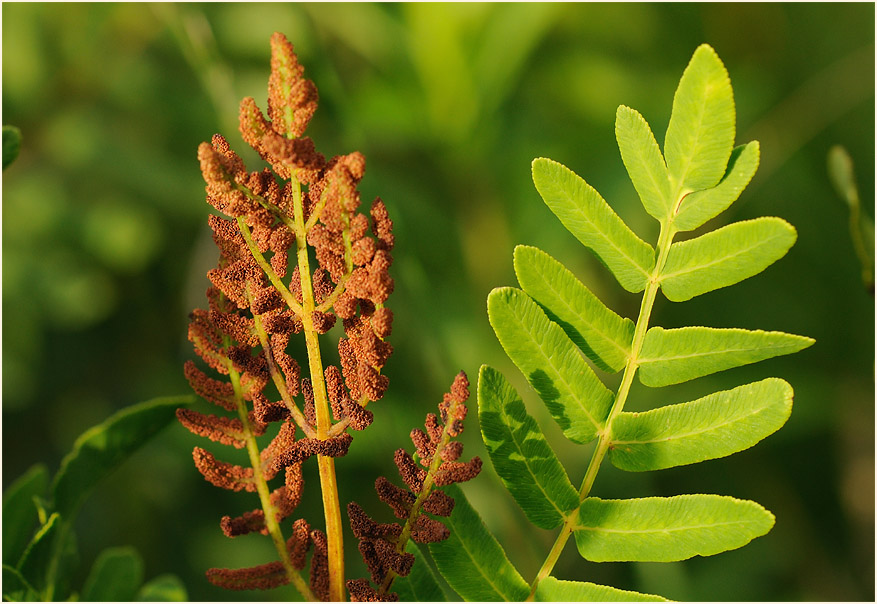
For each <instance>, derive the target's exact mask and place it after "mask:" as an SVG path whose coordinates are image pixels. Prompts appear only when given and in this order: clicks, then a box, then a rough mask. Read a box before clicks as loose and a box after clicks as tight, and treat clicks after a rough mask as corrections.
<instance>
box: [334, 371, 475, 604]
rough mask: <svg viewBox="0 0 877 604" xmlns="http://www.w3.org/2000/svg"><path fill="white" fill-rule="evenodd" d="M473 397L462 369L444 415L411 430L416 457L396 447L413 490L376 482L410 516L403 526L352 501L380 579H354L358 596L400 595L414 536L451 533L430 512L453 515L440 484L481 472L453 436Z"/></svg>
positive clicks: (365, 553)
mask: <svg viewBox="0 0 877 604" xmlns="http://www.w3.org/2000/svg"><path fill="white" fill-rule="evenodd" d="M468 398H469V380H468V379H467V378H466V374H465V373H463V372H462V371H461V372H460V373H459V374H458V375H457V377H456V378H455V379H454V383H453V384H452V385H451V391H450V392H449V393H448V394H445V396H444V399H443V400H442V402H441V403H439V406H438V409H439V415H438V416H436V415H435V414H434V413H429V414H427V416H426V422H425V424H424V428H426V431H425V432H424V431H423V430H420V429H417V428H415V429H414V430H412V431H411V440H412V442H413V443H414V447H415V450H416V459H415V456H412V455H411V454H410V453H408V452H407V451H406V450H405V449H398V450H397V451H396V454H395V456H394V461H395V462H396V467H397V468H398V469H399V475H400V476H401V477H402V481H403V482H404V483H405V485H406V486H407V487H408V489H403V488H401V487H398V486H396V485H394V484H393V483H391V482H390V481H389V480H387V479H386V478H384V477H383V476H381V477H379V478H378V479H377V481H375V490H376V491H377V493H378V497H379V498H380V499H381V501H383V502H384V503H386V504H387V505H389V506H390V508H391V509H392V510H393V513H394V514H395V515H396V517H397V518H400V519H404V520H405V522H404V524H403V525H399V524H395V523H391V524H379V523H377V522H375V521H374V520H372V519H371V518H369V516H368V515H367V514H366V513H365V512H364V511H363V509H362V508H361V507H360V506H359V504H357V503H356V502H351V503H350V504H348V506H347V514H348V516H349V517H350V527H351V529H352V530H353V534H354V535H355V536H356V537H357V538H358V539H359V551H360V553H361V554H362V557H363V559H364V560H365V563H366V566H367V567H368V570H369V574H370V575H371V580H372V582H373V583H374V585H372V584H371V583H369V581H368V580H367V579H354V580H352V581H348V582H347V589H348V590H349V591H350V599H351V600H352V601H360V602H383V601H395V600H397V599H398V597H397V595H396V594H394V593H392V592H390V587H391V586H392V584H393V580H394V579H395V578H396V577H404V576H407V575H408V573H409V571H410V570H411V566H412V565H413V564H414V556H413V555H412V554H410V553H407V552H405V546H406V544H407V543H408V540H409V539H413V540H414V541H415V542H417V543H433V542H435V541H442V540H444V539H447V538H448V536H449V535H450V533H449V532H448V529H447V527H446V526H445V525H444V524H442V523H441V522H440V521H438V520H436V519H435V518H432V517H430V516H428V515H427V514H431V515H434V516H445V517H447V516H450V515H451V512H452V511H453V509H454V499H453V498H452V497H450V496H448V495H446V494H445V493H444V492H442V491H437V490H433V489H434V488H435V487H443V486H448V485H450V484H453V483H457V482H465V481H467V480H471V479H472V478H475V476H477V475H478V473H479V472H480V471H481V459H480V458H478V457H473V458H472V459H471V460H469V461H468V462H465V463H463V462H459V461H457V459H459V457H460V455H461V454H462V453H463V444H462V443H461V442H459V441H456V440H452V439H454V438H456V437H458V436H459V435H460V434H461V433H462V432H463V420H464V419H466V413H467V412H468V408H467V407H466V400H468ZM418 463H419V465H418Z"/></svg>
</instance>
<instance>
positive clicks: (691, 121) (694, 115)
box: [664, 44, 736, 195]
mask: <svg viewBox="0 0 877 604" xmlns="http://www.w3.org/2000/svg"><path fill="white" fill-rule="evenodd" d="M735 122H736V114H735V110H734V93H733V91H732V90H731V80H730V78H729V77H728V72H727V71H726V70H725V66H724V65H722V61H721V59H719V57H718V55H717V54H716V51H715V50H713V49H712V48H711V47H710V46H708V45H706V44H702V45H701V46H699V47H698V48H697V50H695V51H694V56H692V57H691V61H690V62H689V63H688V67H686V68H685V72H684V73H683V74H682V79H681V80H680V81H679V86H678V87H677V88H676V94H675V96H674V97H673V110H672V112H671V114H670V123H669V125H668V126H667V136H666V138H665V140H664V156H665V157H666V159H667V169H668V170H669V172H670V177H671V178H672V179H673V181H674V184H675V185H676V191H675V193H676V194H677V195H679V194H684V193H686V192H688V191H700V190H702V189H708V188H710V187H713V186H715V185H716V183H718V182H719V180H721V178H722V176H723V175H724V174H725V167H726V166H727V165H728V158H729V157H730V155H731V150H732V149H733V148H734V134H735V130H736V124H735Z"/></svg>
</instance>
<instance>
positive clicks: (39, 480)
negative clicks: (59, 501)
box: [3, 464, 49, 566]
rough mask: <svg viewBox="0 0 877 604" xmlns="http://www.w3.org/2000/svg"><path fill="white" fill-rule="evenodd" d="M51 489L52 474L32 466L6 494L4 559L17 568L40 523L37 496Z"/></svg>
mask: <svg viewBox="0 0 877 604" xmlns="http://www.w3.org/2000/svg"><path fill="white" fill-rule="evenodd" d="M48 486H49V471H48V470H47V469H46V466H44V465H43V464H36V465H33V466H31V467H30V469H28V471H27V472H25V473H24V474H22V475H21V476H19V477H18V478H17V479H16V480H15V481H14V482H13V483H12V484H11V485H9V487H8V488H7V489H6V491H5V492H4V493H3V560H4V562H5V563H6V564H11V565H13V566H15V565H16V564H17V563H18V560H19V558H20V557H21V554H22V553H23V552H24V548H25V547H27V544H28V542H29V541H30V539H31V537H32V536H33V532H34V529H35V528H36V526H37V524H38V523H39V514H38V513H37V507H36V504H35V503H34V497H42V496H43V495H45V493H46V489H47V488H48Z"/></svg>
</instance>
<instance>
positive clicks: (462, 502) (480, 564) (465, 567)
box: [429, 485, 530, 602]
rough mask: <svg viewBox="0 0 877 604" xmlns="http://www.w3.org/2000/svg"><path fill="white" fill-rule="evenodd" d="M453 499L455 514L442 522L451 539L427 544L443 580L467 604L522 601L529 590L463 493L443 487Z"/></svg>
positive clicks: (454, 488) (456, 489) (458, 489)
mask: <svg viewBox="0 0 877 604" xmlns="http://www.w3.org/2000/svg"><path fill="white" fill-rule="evenodd" d="M445 492H446V493H447V494H448V495H450V496H451V497H453V498H454V500H455V501H456V503H455V504H454V511H453V512H451V515H450V516H449V517H448V518H447V520H445V521H444V522H445V525H446V526H447V527H448V528H449V529H450V531H451V536H450V537H449V538H448V539H445V540H444V541H438V542H436V543H430V544H429V551H430V553H431V554H432V557H433V559H434V560H435V564H436V566H437V567H438V569H439V572H441V574H442V576H443V577H444V578H445V580H446V581H447V582H448V584H450V586H451V587H452V588H454V590H455V591H456V592H457V593H458V594H460V596H461V597H462V598H463V599H464V600H466V601H467V602H497V601H506V602H521V601H523V600H524V599H525V598H526V597H527V596H528V595H529V593H530V587H529V585H527V582H526V581H524V579H523V578H522V577H521V575H520V574H519V573H518V571H517V570H516V569H515V567H514V566H512V563H511V562H509V559H508V558H507V557H506V554H505V552H504V551H503V549H502V546H500V544H499V543H497V541H496V539H495V538H494V537H493V535H491V534H490V532H489V531H488V530H487V528H486V527H485V526H484V523H483V522H482V521H481V517H480V516H479V515H478V512H476V511H475V510H474V509H473V508H472V506H471V505H469V502H468V501H467V500H466V496H465V495H463V491H461V490H460V488H459V487H457V486H456V485H451V486H449V487H446V488H445Z"/></svg>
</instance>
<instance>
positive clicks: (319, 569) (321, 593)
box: [311, 530, 329, 602]
mask: <svg viewBox="0 0 877 604" xmlns="http://www.w3.org/2000/svg"><path fill="white" fill-rule="evenodd" d="M311 541H313V543H314V555H313V556H311V590H312V591H313V592H314V595H315V596H317V598H319V599H320V600H323V601H324V602H325V601H327V600H328V599H329V558H328V555H329V545H328V542H327V541H326V534H325V533H324V532H323V531H321V530H313V531H311Z"/></svg>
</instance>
